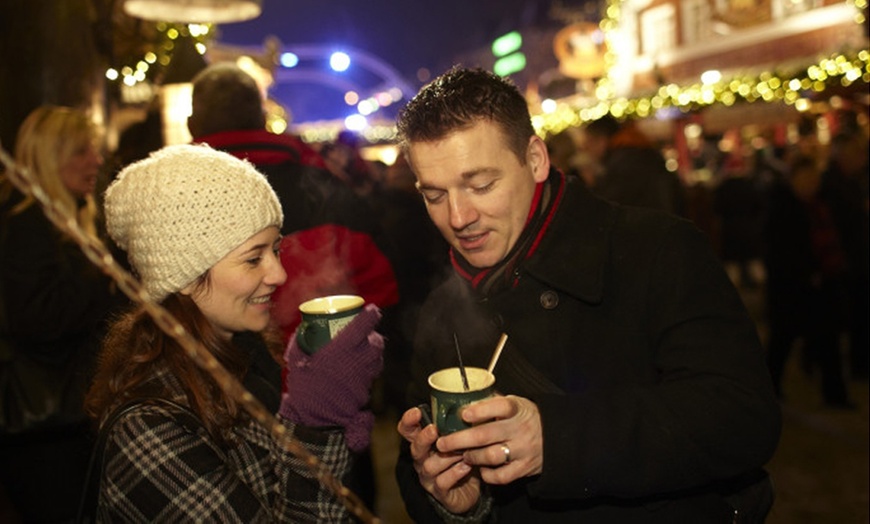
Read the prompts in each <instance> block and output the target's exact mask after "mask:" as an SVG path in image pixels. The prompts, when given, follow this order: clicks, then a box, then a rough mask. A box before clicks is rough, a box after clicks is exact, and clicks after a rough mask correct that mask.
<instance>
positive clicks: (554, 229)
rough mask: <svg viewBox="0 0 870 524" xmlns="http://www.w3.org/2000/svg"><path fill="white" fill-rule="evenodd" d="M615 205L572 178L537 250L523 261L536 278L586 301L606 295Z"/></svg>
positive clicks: (598, 299) (600, 298)
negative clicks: (594, 194)
mask: <svg viewBox="0 0 870 524" xmlns="http://www.w3.org/2000/svg"><path fill="white" fill-rule="evenodd" d="M615 221H616V208H615V207H614V206H613V205H611V204H609V203H607V202H605V201H603V200H601V199H598V198H596V197H594V196H593V195H592V194H591V193H590V192H589V190H587V189H586V188H585V187H583V186H582V185H580V184H579V183H576V182H573V183H570V184H568V187H567V188H566V193H565V198H564V200H563V201H562V203H561V205H560V207H559V210H558V211H557V212H556V216H555V218H554V220H553V223H552V225H551V226H550V231H548V232H547V234H546V235H545V236H544V239H543V240H542V242H541V245H540V246H539V248H538V250H537V251H536V253H535V254H534V255H533V256H532V257H531V258H530V259H529V260H528V261H526V262H525V264H523V266H524V269H525V270H526V271H527V272H528V273H529V274H530V275H531V276H533V277H534V278H536V279H538V280H540V281H542V282H544V283H545V284H547V285H549V286H552V287H553V288H555V289H558V290H561V291H563V292H565V293H568V294H570V295H573V296H575V297H577V298H578V299H580V300H583V301H584V302H588V303H592V304H597V303H600V302H601V301H602V299H603V298H604V276H605V271H606V269H607V268H606V264H607V260H608V257H609V253H610V243H611V236H612V233H613V227H614V224H615Z"/></svg>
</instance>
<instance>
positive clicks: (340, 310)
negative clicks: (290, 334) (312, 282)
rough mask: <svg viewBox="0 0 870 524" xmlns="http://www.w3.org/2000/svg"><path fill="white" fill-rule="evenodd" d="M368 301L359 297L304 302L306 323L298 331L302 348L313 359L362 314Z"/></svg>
mask: <svg viewBox="0 0 870 524" xmlns="http://www.w3.org/2000/svg"><path fill="white" fill-rule="evenodd" d="M364 305H365V300H364V299H363V298H362V297H360V296H356V295H331V296H328V297H320V298H315V299H312V300H308V301H306V302H303V303H302V304H301V305H300V306H299V312H300V313H302V322H301V323H300V324H299V329H297V330H296V343H297V344H299V348H300V349H301V350H302V351H304V352H305V353H308V354H309V355H313V354H314V353H316V352H317V350H318V349H320V348H322V347H323V346H325V345H326V343H327V342H329V341H330V340H332V339H333V337H335V335H337V334H338V332H339V331H341V330H342V329H343V328H344V327H345V326H347V325H348V324H350V322H351V321H352V320H353V319H354V317H356V316H357V314H358V313H359V312H360V311H362V309H363V306H364Z"/></svg>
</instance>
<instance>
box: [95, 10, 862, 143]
mask: <svg viewBox="0 0 870 524" xmlns="http://www.w3.org/2000/svg"><path fill="white" fill-rule="evenodd" d="M623 1H624V0H608V3H607V7H606V9H605V16H604V18H603V19H602V20H601V22H600V25H599V26H600V28H601V30H602V31H603V32H604V35H605V39H606V40H610V39H611V38H613V36H614V34H615V32H616V29H617V28H618V27H619V19H620V16H621V13H622V3H623ZM867 1H868V0H848V3H849V4H850V5H853V6H854V7H855V12H856V15H855V18H854V21H855V23H857V24H863V23H864V22H865V18H864V15H863V13H862V10H863V9H866V7H867ZM156 29H157V31H158V32H160V33H161V34H162V35H163V36H164V41H163V43H162V44H158V45H157V46H156V47H157V51H156V52H153V51H149V52H147V53H146V54H145V56H144V57H142V59H140V60H139V61H138V62H137V63H136V64H135V66H133V65H125V66H123V67H120V68H110V69H108V70H107V71H106V78H108V79H109V80H112V81H119V82H121V83H123V84H124V85H125V86H127V88H134V87H135V86H136V85H137V84H140V83H143V82H146V81H147V80H148V76H149V73H150V72H152V71H153V69H154V67H153V66H154V65H155V64H157V65H159V66H163V67H165V66H166V65H168V64H169V62H170V61H171V59H172V52H173V50H174V48H175V40H176V39H178V38H179V37H192V38H194V39H195V41H196V47H197V50H198V51H199V52H200V53H201V54H204V53H205V51H206V42H207V40H208V39H209V38H210V37H211V35H212V26H211V25H210V24H170V23H163V22H161V23H158V24H157V25H156ZM607 48H608V51H607V52H606V53H605V57H604V59H605V64H606V69H607V70H608V71H611V72H612V71H613V70H614V67H613V66H614V65H615V64H616V60H617V57H616V54H615V52H614V51H613V49H614V46H613V45H608V46H607ZM856 82H863V83H865V84H870V51H868V50H867V49H863V50H861V51H857V52H852V53H836V54H832V55H831V56H829V57H827V58H823V59H821V60H820V61H819V62H818V63H816V64H812V65H810V66H809V67H807V68H806V69H805V70H802V71H798V72H795V73H793V74H783V73H777V72H767V71H766V72H762V73H760V74H756V75H749V74H746V75H741V76H736V77H732V78H722V79H720V80H719V81H717V82H714V83H708V84H705V83H702V82H697V83H693V84H691V85H678V84H674V83H671V84H667V85H663V86H661V87H660V88H659V89H658V90H657V91H656V92H655V93H651V94H648V95H646V96H638V97H633V98H627V97H617V96H615V89H614V82H613V79H612V78H610V77H609V76H605V77H604V78H602V79H600V80H599V81H598V83H597V85H596V89H595V100H597V102H595V103H593V104H591V105H589V106H584V107H577V106H575V105H571V104H568V103H562V104H559V105H558V106H557V108H556V109H555V110H554V111H552V112H549V113H540V114H535V115H533V116H532V123H533V125H534V127H535V129H536V131H537V132H538V133H539V134H541V135H549V134H555V133H558V132H560V131H562V130H564V129H566V128H569V127H575V126H579V125H582V124H583V123H584V122H588V121H591V120H595V119H598V118H601V117H602V116H604V115H605V114H607V113H610V114H612V115H613V116H615V117H617V118H622V117H629V116H636V117H639V118H645V117H649V116H652V115H654V114H655V113H656V112H657V111H659V110H661V109H664V108H674V109H677V110H679V111H681V112H689V111H693V110H697V109H699V108H702V107H706V106H710V105H714V104H723V105H725V106H732V105H734V104H736V103H738V102H748V103H754V102H757V101H763V102H783V103H786V104H789V105H796V106H798V107H799V108H801V107H803V105H805V102H806V100H807V97H808V96H811V95H812V94H813V93H821V92H823V91H825V90H826V89H828V88H830V87H832V86H835V85H840V86H843V87H848V86H850V85H852V84H853V83H856ZM376 127H377V129H376V130H371V134H373V135H376V137H375V136H373V137H372V138H375V139H376V140H377V141H384V140H390V139H391V138H392V137H394V136H395V130H394V128H393V129H391V130H390V131H389V132H386V131H385V128H384V126H376ZM338 131H339V129H338V128H337V127H336V125H326V126H325V128H324V129H322V130H320V132H318V131H317V130H316V129H315V128H314V127H313V126H311V127H308V129H307V130H306V132H305V133H304V134H305V137H304V138H305V139H306V140H307V141H318V140H325V139H332V138H334V136H335V135H337V133H338ZM385 135H388V136H385Z"/></svg>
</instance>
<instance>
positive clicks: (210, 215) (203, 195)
mask: <svg viewBox="0 0 870 524" xmlns="http://www.w3.org/2000/svg"><path fill="white" fill-rule="evenodd" d="M105 196H106V198H105V208H106V227H107V229H108V232H109V235H111V237H112V239H113V240H114V241H115V242H116V243H117V244H118V246H119V247H120V248H121V249H123V250H125V251H126V252H127V256H128V257H129V260H130V263H131V264H132V265H133V267H134V268H135V270H136V272H137V273H138V274H139V277H140V278H141V280H142V285H143V286H144V288H145V290H146V291H147V292H148V295H149V296H150V297H151V299H152V300H155V301H158V302H159V301H162V300H163V299H164V298H166V296H167V295H169V294H170V293H174V292H176V291H180V290H182V289H184V288H185V287H186V286H187V285H188V284H190V283H192V282H193V281H195V280H196V279H197V278H198V277H199V276H200V275H202V274H203V273H205V272H206V271H207V270H208V269H210V268H211V267H212V266H214V265H215V264H216V263H217V262H218V261H220V260H221V259H222V258H223V257H224V256H226V255H227V254H228V253H229V252H231V251H232V250H234V249H235V248H237V247H238V246H240V245H241V244H242V243H243V242H244V241H246V240H247V239H249V238H250V237H251V236H253V235H255V234H256V233H258V232H260V231H262V230H263V229H265V228H266V227H268V226H277V227H279V228H280V227H281V223H282V222H283V213H282V211H281V204H280V203H279V201H278V197H277V196H276V195H275V192H274V191H273V190H272V187H271V186H270V185H269V182H268V181H267V180H266V178H265V177H264V176H263V175H262V174H260V173H259V172H257V170H256V169H255V168H254V167H253V166H252V165H251V164H250V163H249V162H246V161H244V160H240V159H238V158H236V157H234V156H232V155H230V154H228V153H224V152H222V151H217V150H215V149H212V148H210V147H208V146H205V145H172V146H166V147H164V148H162V149H160V150H158V151H156V152H154V153H152V154H151V156H149V157H148V158H146V159H144V160H140V161H138V162H135V163H133V164H130V165H129V166H127V167H126V168H124V169H123V170H122V171H121V172H120V173H119V174H118V176H117V178H116V179H115V181H114V182H113V183H112V184H111V185H110V186H109V188H108V189H107V190H106V195H105Z"/></svg>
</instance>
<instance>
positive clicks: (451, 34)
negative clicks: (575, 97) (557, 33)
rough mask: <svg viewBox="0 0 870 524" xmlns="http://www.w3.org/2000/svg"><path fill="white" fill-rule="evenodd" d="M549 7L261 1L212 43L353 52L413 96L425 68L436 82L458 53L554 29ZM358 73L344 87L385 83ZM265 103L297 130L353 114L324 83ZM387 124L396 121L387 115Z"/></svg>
mask: <svg viewBox="0 0 870 524" xmlns="http://www.w3.org/2000/svg"><path fill="white" fill-rule="evenodd" d="M562 3H570V2H562ZM575 3H576V2H575ZM549 4H550V2H549V1H535V0H438V1H435V2H422V1H417V0H366V1H363V0H263V13H262V14H261V15H260V16H259V17H258V18H256V19H254V20H251V21H248V22H239V23H233V24H224V25H222V26H220V27H219V28H218V38H217V40H218V41H219V42H221V43H226V44H236V45H246V46H248V45H254V46H260V45H262V44H263V41H264V39H265V38H266V37H267V36H269V35H274V36H277V37H278V38H279V39H280V41H281V42H282V44H283V47H282V49H286V50H292V49H293V47H294V46H297V45H301V46H312V45H316V46H318V47H323V46H334V47H335V49H336V50H343V49H358V50H361V51H363V52H364V53H367V54H369V55H374V56H376V57H378V58H379V59H380V60H382V61H383V62H386V63H387V64H389V66H390V67H391V68H392V69H394V70H395V71H397V72H398V74H399V75H400V76H401V77H402V78H403V79H404V80H405V81H406V83H407V84H408V85H409V86H410V87H411V88H413V89H414V90H415V91H416V89H417V88H419V87H420V85H421V82H420V81H419V80H418V77H417V71H418V69H420V68H428V69H429V70H430V71H431V72H432V74H436V75H437V74H438V73H440V72H442V71H443V70H444V69H446V68H447V67H449V66H450V65H451V64H453V63H454V62H455V57H456V55H457V54H458V53H461V52H462V51H465V50H469V49H479V48H486V47H488V46H489V44H490V42H491V41H492V40H493V39H494V38H495V37H497V36H499V35H501V34H504V33H506V32H508V31H511V30H514V29H517V28H519V27H522V26H524V25H529V24H534V23H536V22H538V23H541V22H547V21H550V23H552V20H550V17H549V15H548V12H549V7H548V6H549ZM300 65H301V66H302V67H300V68H299V69H298V71H302V70H305V71H309V72H312V71H315V70H316V71H317V72H318V73H320V72H321V71H324V72H325V71H327V70H328V66H327V65H326V64H325V63H324V62H314V61H308V62H305V63H304V64H300ZM359 69H360V68H357V72H355V71H352V70H348V71H346V72H344V73H341V74H340V75H343V77H344V78H342V80H346V81H348V82H350V83H353V84H356V85H359V86H361V87H363V88H366V87H369V88H372V87H374V86H376V85H378V84H381V83H382V78H381V76H380V75H378V74H376V73H374V72H372V71H371V70H370V69H368V68H363V69H362V71H359ZM297 74H298V73H297ZM329 74H336V75H339V74H338V73H329ZM270 95H271V96H272V97H273V98H274V99H276V100H278V101H279V102H280V103H281V104H282V105H284V106H285V107H288V108H289V109H290V111H291V112H292V114H293V121H294V123H301V122H308V121H314V120H324V119H336V118H344V117H345V116H347V115H349V114H351V113H352V112H354V110H353V108H351V107H349V106H347V105H346V104H345V103H344V101H343V96H344V91H343V90H341V89H338V88H336V87H333V86H330V85H326V84H324V83H321V82H313V81H305V82H300V81H298V80H296V81H292V80H289V79H286V77H285V80H282V81H280V82H279V83H278V84H277V86H276V87H274V88H273V90H272V92H271V93H270ZM401 105H403V103H402V102H399V103H398V104H396V105H395V106H396V107H395V108H394V109H397V108H398V107H400V106H401ZM384 116H385V117H392V116H393V115H392V114H391V111H390V110H387V111H385V112H384Z"/></svg>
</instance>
